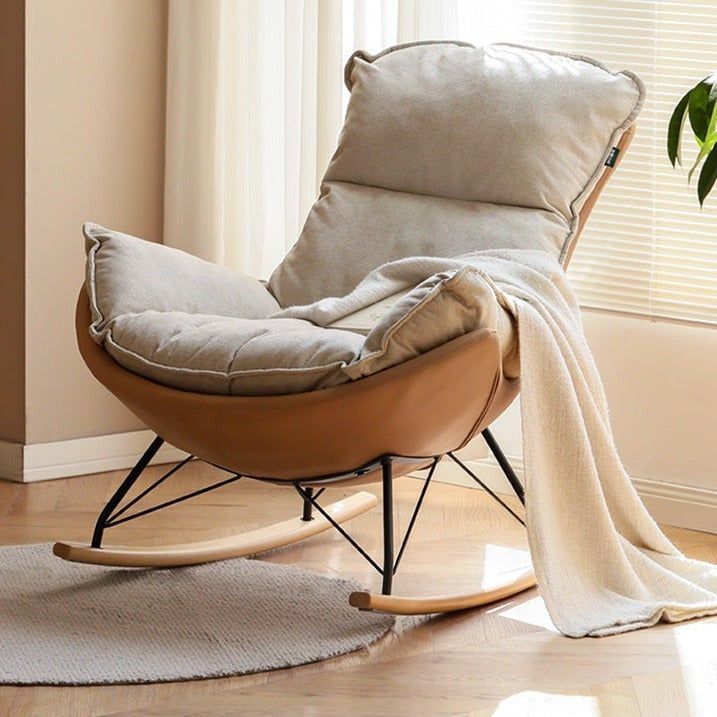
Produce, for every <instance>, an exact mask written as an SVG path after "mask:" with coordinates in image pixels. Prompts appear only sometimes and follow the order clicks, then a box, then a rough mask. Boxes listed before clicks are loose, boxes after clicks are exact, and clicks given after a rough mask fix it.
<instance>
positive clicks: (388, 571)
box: [381, 458, 393, 595]
mask: <svg viewBox="0 0 717 717" xmlns="http://www.w3.org/2000/svg"><path fill="white" fill-rule="evenodd" d="M381 468H382V469H383V470H382V474H383V584H382V587H381V592H382V593H383V594H384V595H390V594H391V588H392V587H393V461H392V459H391V458H384V459H383V460H382V461H381Z"/></svg>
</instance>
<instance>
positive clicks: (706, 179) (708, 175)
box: [697, 147, 717, 206]
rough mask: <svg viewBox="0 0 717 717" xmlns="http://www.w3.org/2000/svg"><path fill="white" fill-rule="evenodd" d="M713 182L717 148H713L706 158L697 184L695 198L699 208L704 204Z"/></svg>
mask: <svg viewBox="0 0 717 717" xmlns="http://www.w3.org/2000/svg"><path fill="white" fill-rule="evenodd" d="M715 181H717V147H713V148H712V151H711V152H710V153H709V155H708V156H707V159H706V160H705V163H704V164H703V165H702V171H701V172H700V178H699V181H698V182H697V198H698V199H699V200H700V206H702V205H703V204H704V201H705V199H706V198H707V195H708V194H709V193H710V191H711V190H712V187H714V184H715Z"/></svg>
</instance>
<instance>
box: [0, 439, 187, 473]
mask: <svg viewBox="0 0 717 717" xmlns="http://www.w3.org/2000/svg"><path fill="white" fill-rule="evenodd" d="M153 438H154V433H152V432H151V431H146V430H145V431H130V432H127V433H112V434H110V435H107V436H94V437H92V438H76V439H74V440H69V441H56V442H53V443H35V444H31V445H26V446H23V445H20V444H18V443H8V442H3V441H0V478H4V479H6V480H11V481H16V482H18V483H34V482H36V481H44V480H53V479H55V478H68V477H70V476H80V475H87V474H88V473H103V472H104V471H116V470H122V469H124V468H130V467H132V466H133V465H134V464H135V463H136V462H137V460H138V459H139V457H140V456H141V455H142V454H143V453H144V451H145V450H146V449H147V446H149V444H150V443H151V441H152V439H153ZM186 455H187V454H186V453H185V452H184V451H180V450H179V449H178V448H174V446H170V445H168V444H166V443H165V444H164V445H163V446H162V447H161V448H160V449H159V452H158V453H157V455H156V456H155V457H154V459H153V460H152V461H151V462H152V463H153V464H154V463H173V462H175V461H180V460H182V459H183V458H184V457H185V456H186Z"/></svg>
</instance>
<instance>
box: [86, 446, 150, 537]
mask: <svg viewBox="0 0 717 717" xmlns="http://www.w3.org/2000/svg"><path fill="white" fill-rule="evenodd" d="M163 443H164V439H163V438H160V437H159V436H157V437H156V438H155V439H154V440H153V441H152V443H150V445H149V448H148V449H147V450H146V451H145V452H144V453H143V454H142V457H141V458H140V459H139V460H138V461H137V463H136V464H135V466H134V468H132V470H131V471H130V472H129V473H128V474H127V477H126V478H125V479H124V480H123V481H122V484H121V485H120V487H119V488H117V490H116V491H115V492H114V495H113V496H112V497H111V498H110V499H109V501H108V502H107V505H105V507H104V508H103V509H102V512H101V513H100V515H99V518H97V523H95V530H94V532H93V533H92V547H93V548H99V547H101V545H102V534H103V533H104V531H105V527H106V526H107V521H108V520H109V517H110V516H111V515H112V513H113V511H114V509H115V508H116V507H117V506H118V505H119V503H120V501H121V500H122V498H124V497H125V495H127V493H128V491H129V490H130V488H131V487H132V486H133V485H134V484H135V483H136V481H137V479H138V478H139V477H140V475H142V471H144V469H145V468H146V467H147V465H148V464H149V462H150V461H151V460H152V458H154V456H155V455H156V454H157V451H158V450H159V449H160V448H161V447H162V444H163Z"/></svg>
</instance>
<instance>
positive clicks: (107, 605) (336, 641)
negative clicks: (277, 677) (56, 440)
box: [0, 543, 394, 685]
mask: <svg viewBox="0 0 717 717" xmlns="http://www.w3.org/2000/svg"><path fill="white" fill-rule="evenodd" d="M356 589H359V588H358V585H357V584H356V583H354V582H353V581H350V580H342V579H337V578H332V577H329V576H326V575H320V574H318V573H313V572H309V571H307V570H301V569H298V568H293V567H286V566H283V565H275V564H272V563H265V562H261V561H258V560H247V559H237V560H229V561H226V562H220V563H210V564H207V565H197V566H193V567H187V568H173V569H171V570H139V569H111V568H101V567H97V566H89V565H78V564H73V563H68V562H65V561H64V560H60V559H59V558H56V557H55V556H54V555H52V548H51V545H50V544H49V543H48V544H39V545H19V546H10V547H4V548H0V635H1V636H2V639H0V683H2V684H16V685H17V684H54V685H87V684H112V683H133V682H166V681H176V680H189V679H197V678H206V677H222V676H227V675H241V674H249V673H252V672H263V671H265V670H276V669H280V668H283V667H289V666H292V665H302V664H305V663H307V662H315V661H317V660H324V659H326V658H328V657H334V656H336V655H341V654H344V653H347V652H351V651H353V650H358V649H360V648H362V647H365V646H367V645H369V644H370V643H372V642H374V641H375V640H377V639H379V638H380V637H381V636H382V635H383V634H384V633H386V632H387V631H388V630H389V629H390V628H391V627H392V625H393V624H394V619H393V618H392V617H389V616H387V615H379V614H373V613H368V612H360V611H358V610H356V609H355V608H352V607H350V606H349V604H348V596H349V593H350V592H351V591H352V590H356Z"/></svg>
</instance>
